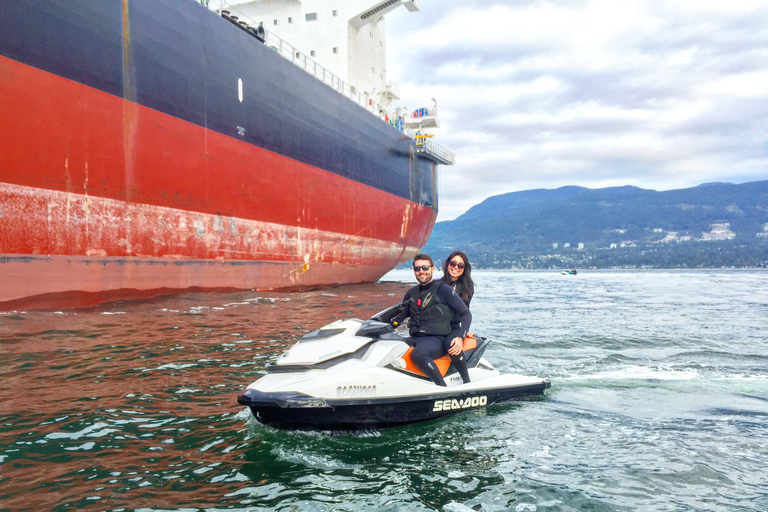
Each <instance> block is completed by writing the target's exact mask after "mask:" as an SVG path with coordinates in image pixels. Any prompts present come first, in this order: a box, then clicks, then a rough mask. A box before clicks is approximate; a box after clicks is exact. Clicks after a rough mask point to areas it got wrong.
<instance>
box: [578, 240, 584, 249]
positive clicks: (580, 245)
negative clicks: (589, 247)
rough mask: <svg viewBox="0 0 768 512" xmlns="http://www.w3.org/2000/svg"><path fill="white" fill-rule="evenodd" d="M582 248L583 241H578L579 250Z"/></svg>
mask: <svg viewBox="0 0 768 512" xmlns="http://www.w3.org/2000/svg"><path fill="white" fill-rule="evenodd" d="M583 248H584V242H579V250H581V249H583Z"/></svg>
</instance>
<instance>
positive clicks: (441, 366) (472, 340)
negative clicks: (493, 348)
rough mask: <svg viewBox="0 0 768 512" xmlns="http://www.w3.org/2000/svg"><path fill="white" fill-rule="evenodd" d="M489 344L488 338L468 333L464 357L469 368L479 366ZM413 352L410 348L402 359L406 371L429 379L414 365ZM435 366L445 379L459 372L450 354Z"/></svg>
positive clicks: (465, 339)
mask: <svg viewBox="0 0 768 512" xmlns="http://www.w3.org/2000/svg"><path fill="white" fill-rule="evenodd" d="M406 342H408V339H406ZM489 343H490V340H489V339H488V338H482V337H481V338H478V337H477V336H475V335H474V334H472V333H467V335H466V336H465V337H464V357H466V358H467V368H473V367H475V366H477V363H478V362H479V361H480V358H481V357H483V353H484V352H485V349H486V348H487V347H488V344H489ZM411 352H413V347H411V348H409V349H408V350H407V351H406V352H405V354H403V356H402V358H401V359H402V360H403V361H405V368H404V370H405V371H407V372H410V373H415V374H416V375H420V376H423V377H424V378H428V377H427V376H426V375H424V372H422V371H421V370H419V368H418V367H417V366H416V365H415V364H414V362H413V360H412V359H411ZM435 365H436V366H437V369H438V370H440V375H442V376H443V377H445V376H446V375H450V374H452V373H456V372H457V370H456V368H454V366H453V365H452V364H451V356H449V355H448V354H446V355H444V356H443V357H441V358H439V359H435Z"/></svg>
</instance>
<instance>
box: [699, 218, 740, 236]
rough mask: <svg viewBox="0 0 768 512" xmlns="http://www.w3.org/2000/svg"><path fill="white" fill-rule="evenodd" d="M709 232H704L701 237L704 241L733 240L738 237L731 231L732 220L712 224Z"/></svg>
mask: <svg viewBox="0 0 768 512" xmlns="http://www.w3.org/2000/svg"><path fill="white" fill-rule="evenodd" d="M709 227H710V231H709V233H702V234H701V239H702V240H704V241H716V240H731V239H733V238H735V237H736V233H734V232H733V231H731V223H730V222H718V223H715V224H710V226H709Z"/></svg>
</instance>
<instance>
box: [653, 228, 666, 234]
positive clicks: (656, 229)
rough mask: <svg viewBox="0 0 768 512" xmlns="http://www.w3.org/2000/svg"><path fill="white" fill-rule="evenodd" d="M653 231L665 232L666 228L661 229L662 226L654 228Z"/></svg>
mask: <svg viewBox="0 0 768 512" xmlns="http://www.w3.org/2000/svg"><path fill="white" fill-rule="evenodd" d="M653 232H654V233H663V232H664V230H663V229H661V228H653Z"/></svg>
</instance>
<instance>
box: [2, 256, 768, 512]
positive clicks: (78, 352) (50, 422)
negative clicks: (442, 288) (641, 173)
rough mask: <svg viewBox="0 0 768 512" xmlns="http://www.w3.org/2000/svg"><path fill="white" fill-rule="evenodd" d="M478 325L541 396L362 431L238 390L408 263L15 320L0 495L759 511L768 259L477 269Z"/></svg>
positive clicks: (47, 503) (766, 440) (392, 293)
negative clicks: (256, 402) (370, 275)
mask: <svg viewBox="0 0 768 512" xmlns="http://www.w3.org/2000/svg"><path fill="white" fill-rule="evenodd" d="M475 279H476V282H477V284H478V287H477V291H476V295H475V299H474V300H473V302H472V311H473V316H474V321H473V328H472V330H473V331H474V332H477V333H478V334H480V335H483V336H487V337H490V338H491V339H492V340H493V343H492V344H491V346H490V347H489V349H488V350H487V352H486V357H487V358H488V359H489V360H490V361H491V362H492V363H494V365H495V366H496V367H497V368H499V369H500V370H502V371H509V372H515V373H523V374H529V375H538V376H541V377H547V378H549V379H551V381H552V387H551V388H550V389H549V390H547V392H546V394H545V395H544V397H542V398H539V399H534V400H529V401H523V402H516V403H511V404H503V405H497V406H492V407H489V408H488V409H486V410H481V411H469V412H466V413H463V414H460V415H455V416H452V417H449V418H444V419H440V420H437V421H432V422H425V423H421V424H416V425H412V426H408V427H401V428H394V429H385V430H381V431H374V432H366V433H363V434H357V435H330V434H321V433H312V432H309V433H302V432H283V431H278V430H275V429H271V428H267V427H264V426H261V425H259V424H258V423H256V422H255V421H254V420H253V418H252V417H251V416H250V413H249V412H248V411H247V409H244V408H242V407H240V406H239V405H238V404H237V402H236V397H237V393H238V391H240V390H241V389H242V388H244V387H245V386H246V385H247V384H248V383H250V382H251V381H253V380H255V379H257V378H258V377H259V376H260V375H263V373H264V366H265V364H266V363H267V362H268V361H270V360H273V359H275V358H276V357H277V356H278V355H280V354H281V353H282V352H283V351H284V350H285V349H286V348H288V347H289V346H291V345H292V344H293V343H295V342H296V341H297V340H298V338H299V337H300V336H301V335H302V334H304V333H305V332H308V331H311V330H314V329H316V328H318V327H321V326H322V325H325V324H327V323H329V322H331V321H333V320H335V319H337V318H347V317H358V318H367V317H369V316H370V315H371V314H373V313H375V312H377V311H379V310H381V309H383V308H384V307H386V306H388V305H390V304H392V303H395V302H397V301H398V300H399V299H400V297H401V296H402V294H403V293H404V292H405V290H406V289H407V288H408V286H409V285H408V284H407V283H408V282H409V281H411V280H412V274H411V273H410V272H408V271H393V272H391V273H390V274H388V275H387V276H385V279H384V282H381V283H376V284H369V285H354V286H340V287H334V288H328V289H323V290H317V291H313V292H308V293H272V292H242V293H228V294H224V293H213V294H186V295H175V296H169V297H163V298H158V299H155V300H150V301H132V302H116V303H111V304H107V305H104V306H100V307H96V308H90V309H82V310H63V311H30V312H25V311H18V312H10V313H1V314H0V362H1V364H0V510H9V511H21V510H29V511H41V510H55V511H64V510H82V511H100V510H131V511H133V510H136V511H139V510H140V511H178V512H181V511H184V512H193V511H219V510H221V511H224V510H235V511H261V510H282V511H305V510H308V511H352V510H354V511H362V510H390V511H400V510H439V511H450V512H458V511H470V510H474V511H506V510H512V511H517V512H532V511H577V510H578V511H582V510H591V511H648V510H654V511H667V510H668V511H688V510H702V511H704V510H706V511H765V510H768V485H767V484H766V482H768V463H767V462H766V460H767V457H768V334H766V333H768V272H766V271H758V270H755V271H752V270H739V271H735V270H734V271H728V270H716V271H711V270H696V271H602V272H589V271H584V272H583V273H580V274H579V275H578V276H562V275H560V274H559V273H558V272H518V271H485V272H476V273H475Z"/></svg>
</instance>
